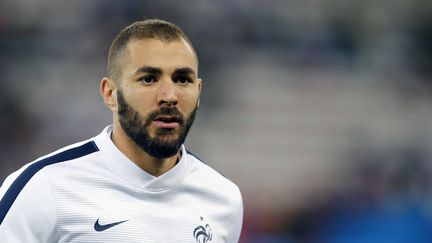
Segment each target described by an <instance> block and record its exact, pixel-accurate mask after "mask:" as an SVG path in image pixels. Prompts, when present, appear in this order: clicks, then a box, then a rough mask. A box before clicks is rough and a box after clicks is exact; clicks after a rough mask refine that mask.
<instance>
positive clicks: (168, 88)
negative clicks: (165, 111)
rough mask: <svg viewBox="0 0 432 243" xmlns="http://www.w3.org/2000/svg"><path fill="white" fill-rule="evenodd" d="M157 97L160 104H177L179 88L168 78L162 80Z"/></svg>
mask: <svg viewBox="0 0 432 243" xmlns="http://www.w3.org/2000/svg"><path fill="white" fill-rule="evenodd" d="M157 99H158V104H159V105H160V106H176V105H177V90H176V87H175V83H174V82H172V81H171V80H168V79H167V80H163V81H161V82H160V87H159V90H158V97H157Z"/></svg>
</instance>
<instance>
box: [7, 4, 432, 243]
mask: <svg viewBox="0 0 432 243" xmlns="http://www.w3.org/2000/svg"><path fill="white" fill-rule="evenodd" d="M145 18H162V19H166V20H169V21H172V22H174V23H176V24H177V25H179V26H180V27H181V28H183V30H184V31H185V32H186V33H187V35H188V36H189V37H190V39H191V40H192V42H193V43H194V46H195V48H196V49H197V51H198V55H199V59H200V73H199V76H200V77H201V78H202V79H203V80H204V90H203V93H202V102H201V107H200V111H199V112H198V116H197V119H196V122H195V125H194V128H193V129H192V130H191V133H190V136H189V137H188V140H187V145H188V147H189V149H190V150H191V151H193V152H194V153H195V154H197V155H198V156H199V157H200V158H202V159H203V160H204V161H206V162H207V163H208V164H210V165H211V166H212V167H214V168H216V169H217V170H219V171H220V172H221V173H223V174H224V175H225V176H227V177H228V178H230V179H231V180H232V181H234V182H235V183H237V184H238V185H239V187H240V189H241V190H242V193H243V197H244V203H245V221H244V230H243V234H242V238H241V242H242V243H258V242H260V243H261V242H264V243H267V242H269V243H272V242H276V243H279V242H288V243H339V242H340V243H356V242H359V243H360V242H361V243H364V242H367V243H375V242H392V243H395V242H401V243H402V242H410V243H416V242H430V239H431V237H432V194H431V193H432V187H431V185H432V164H431V162H432V150H431V146H432V125H431V124H432V123H431V122H432V109H431V105H432V1H428V0H374V1H371V0H363V1H355V0H292V1H283V0H266V1H264V0H249V1H246V0H230V1H228V0H219V1H209V0H184V1H154V0H149V1H133V0H124V1H117V0H91V1H87V0H76V1H55V0H14V1H12V0H2V1H0V111H1V118H0V126H1V127H0V128H1V131H2V133H1V139H0V181H3V179H4V178H5V177H6V176H7V175H8V174H10V173H11V172H13V171H15V170H16V169H18V168H19V167H20V166H22V165H23V164H25V163H27V162H29V161H32V160H33V159H35V158H37V157H39V156H41V155H44V154H46V153H48V152H51V151H53V150H55V149H58V148H60V147H63V146H65V145H68V144H71V143H73V142H77V141H80V140H83V139H87V138H89V137H91V136H94V135H96V134H98V133H99V132H100V131H101V130H102V129H103V128H104V127H105V126H106V125H107V124H109V123H110V121H111V113H110V111H109V110H108V109H107V108H105V106H104V104H103V102H102V99H101V97H100V95H99V81H100V80H101V78H102V77H103V76H104V75H105V64H106V59H107V52H108V48H109V45H110V43H111V41H112V39H113V38H114V36H115V35H116V34H117V33H118V32H119V30H120V29H122V28H123V27H124V26H126V25H128V24H130V23H131V22H133V21H137V20H142V19H145Z"/></svg>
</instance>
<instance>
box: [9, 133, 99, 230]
mask: <svg viewBox="0 0 432 243" xmlns="http://www.w3.org/2000/svg"><path fill="white" fill-rule="evenodd" d="M97 151H99V149H98V147H97V146H96V144H95V143H94V142H93V141H90V142H88V143H85V144H83V145H81V146H78V147H75V148H71V149H68V150H65V151H63V152H60V153H58V154H55V155H53V156H50V157H48V158H45V159H42V160H39V161H37V162H35V163H33V164H31V165H30V166H29V167H27V168H26V169H25V170H24V171H23V172H22V173H21V174H20V175H19V176H18V177H17V178H16V179H15V181H14V182H13V183H12V185H11V186H10V187H9V189H8V190H7V191H6V193H5V195H4V196H3V199H2V200H1V201H0V225H1V224H2V223H3V220H4V218H5V217H6V214H7V213H8V211H9V209H10V208H11V207H12V204H13V203H14V202H15V199H16V198H17V197H18V195H19V193H20V192H21V191H22V189H23V188H24V186H25V185H26V184H27V182H28V181H30V179H31V178H32V177H33V176H34V175H35V174H36V173H37V172H38V171H39V170H41V169H43V168H44V167H45V166H48V165H52V164H56V163H60V162H64V161H68V160H72V159H77V158H79V157H83V156H85V155H88V154H91V153H94V152H97Z"/></svg>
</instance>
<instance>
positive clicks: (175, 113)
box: [146, 107, 185, 125]
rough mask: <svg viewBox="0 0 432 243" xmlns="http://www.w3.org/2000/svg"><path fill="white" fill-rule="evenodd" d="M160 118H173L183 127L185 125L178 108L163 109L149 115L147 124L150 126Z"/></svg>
mask: <svg viewBox="0 0 432 243" xmlns="http://www.w3.org/2000/svg"><path fill="white" fill-rule="evenodd" d="M160 116H169V117H172V119H173V120H174V121H175V122H178V123H179V124H181V125H183V124H184V123H185V118H184V116H183V114H182V113H181V112H180V111H179V110H178V109H177V108H176V107H162V108H160V109H159V110H157V111H154V112H152V113H150V114H149V115H148V117H147V121H146V124H150V123H151V122H152V121H154V120H156V119H157V118H158V117H160Z"/></svg>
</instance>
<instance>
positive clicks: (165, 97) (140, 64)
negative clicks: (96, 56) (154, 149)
mask: <svg viewBox="0 0 432 243" xmlns="http://www.w3.org/2000/svg"><path fill="white" fill-rule="evenodd" d="M125 51H126V55H125V56H124V57H123V59H124V60H122V61H124V63H125V65H123V69H122V77H121V81H120V82H115V81H114V80H112V79H110V78H109V77H104V78H103V79H102V80H101V85H100V91H101V94H102V97H103V100H104V103H105V105H106V106H107V107H108V108H109V109H110V110H111V111H112V113H113V133H112V140H113V142H114V144H115V145H116V146H117V147H118V148H119V150H120V151H121V152H123V153H124V154H125V155H126V156H127V157H128V158H129V159H130V160H131V161H133V162H134V163H135V164H136V165H138V166H139V167H140V168H141V169H143V170H144V171H146V172H148V173H149V174H151V175H153V176H160V175H162V174H164V173H165V172H167V171H168V170H170V169H171V168H172V167H174V165H175V163H176V161H177V159H178V158H179V156H180V155H179V153H180V151H178V152H177V154H176V155H174V156H172V157H169V158H155V157H152V156H150V155H149V154H148V153H146V152H145V151H143V150H142V149H141V148H140V147H139V146H138V145H137V144H136V143H135V142H134V141H133V140H131V139H130V138H129V137H128V135H127V134H126V133H125V131H124V130H123V128H122V127H121V125H120V123H119V115H118V104H117V91H118V90H121V92H122V94H123V96H124V98H125V100H126V102H127V103H128V104H129V105H130V106H131V107H132V108H133V109H135V110H136V111H138V113H139V115H140V119H142V120H145V118H146V117H147V115H148V114H150V113H151V112H154V111H157V110H159V109H160V108H162V107H164V106H174V107H176V108H177V109H178V110H179V111H180V112H181V113H182V114H183V116H184V117H188V116H189V115H190V114H191V112H192V111H193V110H194V109H195V107H197V106H198V105H199V97H200V94H201V86H202V81H201V79H199V78H198V77H197V74H198V60H197V58H196V55H195V53H194V51H193V49H192V48H191V47H190V46H189V45H188V44H187V42H186V41H184V40H183V39H179V40H175V41H172V42H162V41H160V40H157V39H141V40H131V41H129V43H128V44H127V46H126V49H125ZM152 70H157V72H156V73H153V72H152ZM185 70H186V71H187V72H186V73H184V72H180V71H185ZM162 125H163V124H159V123H157V122H153V123H152V124H151V125H150V128H149V130H150V131H149V135H150V136H151V137H155V136H156V135H157V133H156V131H157V130H158V129H161V126H162ZM174 129H175V132H174V133H167V134H160V133H158V135H157V136H163V137H162V139H163V140H164V141H165V140H166V141H169V140H173V139H176V138H177V137H178V130H179V128H178V127H177V128H174Z"/></svg>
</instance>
